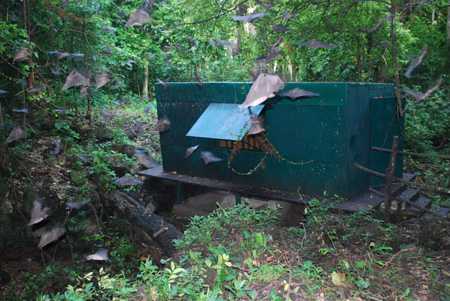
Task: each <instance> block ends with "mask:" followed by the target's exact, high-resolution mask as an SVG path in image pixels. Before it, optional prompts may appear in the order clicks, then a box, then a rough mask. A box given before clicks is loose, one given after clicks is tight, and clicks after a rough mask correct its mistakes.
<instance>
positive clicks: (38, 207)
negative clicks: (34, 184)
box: [28, 200, 50, 226]
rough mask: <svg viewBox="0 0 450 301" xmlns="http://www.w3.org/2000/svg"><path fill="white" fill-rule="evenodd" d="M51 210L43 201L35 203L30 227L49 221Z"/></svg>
mask: <svg viewBox="0 0 450 301" xmlns="http://www.w3.org/2000/svg"><path fill="white" fill-rule="evenodd" d="M49 212H50V208H48V207H45V206H44V205H43V203H42V201H41V200H34V201H33V208H32V209H31V217H30V221H29V222H28V226H32V225H36V224H39V223H40V222H42V221H44V220H46V219H47V217H48V216H49Z"/></svg>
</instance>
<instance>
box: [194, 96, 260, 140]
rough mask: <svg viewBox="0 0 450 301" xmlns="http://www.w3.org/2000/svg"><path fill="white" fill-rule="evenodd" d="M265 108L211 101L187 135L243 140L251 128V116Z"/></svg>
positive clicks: (256, 114)
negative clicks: (243, 106) (242, 106)
mask: <svg viewBox="0 0 450 301" xmlns="http://www.w3.org/2000/svg"><path fill="white" fill-rule="evenodd" d="M263 108H264V105H258V106H255V107H251V108H240V107H239V105H238V104H232V103H211V104H209V106H208V107H207V108H206V110H205V111H204V112H203V114H202V115H201V116H200V118H199V119H197V121H196V122H195V124H194V125H193V126H192V128H191V129H190V130H189V132H188V133H187V134H186V136H188V137H197V138H210V139H220V140H232V141H241V140H242V139H243V138H244V136H245V135H246V134H247V132H248V131H249V129H250V126H251V122H250V118H251V117H252V116H258V115H259V114H260V113H261V111H262V109H263Z"/></svg>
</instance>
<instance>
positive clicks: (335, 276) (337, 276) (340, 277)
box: [331, 272, 349, 287]
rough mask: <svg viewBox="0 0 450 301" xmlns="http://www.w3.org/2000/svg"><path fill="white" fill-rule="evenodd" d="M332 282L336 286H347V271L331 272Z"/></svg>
mask: <svg viewBox="0 0 450 301" xmlns="http://www.w3.org/2000/svg"><path fill="white" fill-rule="evenodd" d="M331 282H333V284H334V285H335V286H340V287H347V286H348V285H349V284H348V282H347V276H346V275H345V273H338V272H332V273H331Z"/></svg>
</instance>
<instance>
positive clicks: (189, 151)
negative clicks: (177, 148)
mask: <svg viewBox="0 0 450 301" xmlns="http://www.w3.org/2000/svg"><path fill="white" fill-rule="evenodd" d="M198 147H199V145H194V146H191V147H188V148H187V149H186V152H185V154H184V158H185V159H186V158H189V157H190V156H191V155H192V154H193V153H194V152H195V151H196V150H197V149H198Z"/></svg>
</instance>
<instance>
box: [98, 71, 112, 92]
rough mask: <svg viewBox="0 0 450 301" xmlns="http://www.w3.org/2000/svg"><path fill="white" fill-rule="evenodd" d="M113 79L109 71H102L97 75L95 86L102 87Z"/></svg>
mask: <svg viewBox="0 0 450 301" xmlns="http://www.w3.org/2000/svg"><path fill="white" fill-rule="evenodd" d="M110 80H111V78H110V76H109V74H108V73H106V72H104V73H100V74H97V75H96V76H95V87H96V88H97V89H100V88H101V87H103V86H104V85H106V84H107V83H108V82H109V81H110Z"/></svg>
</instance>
